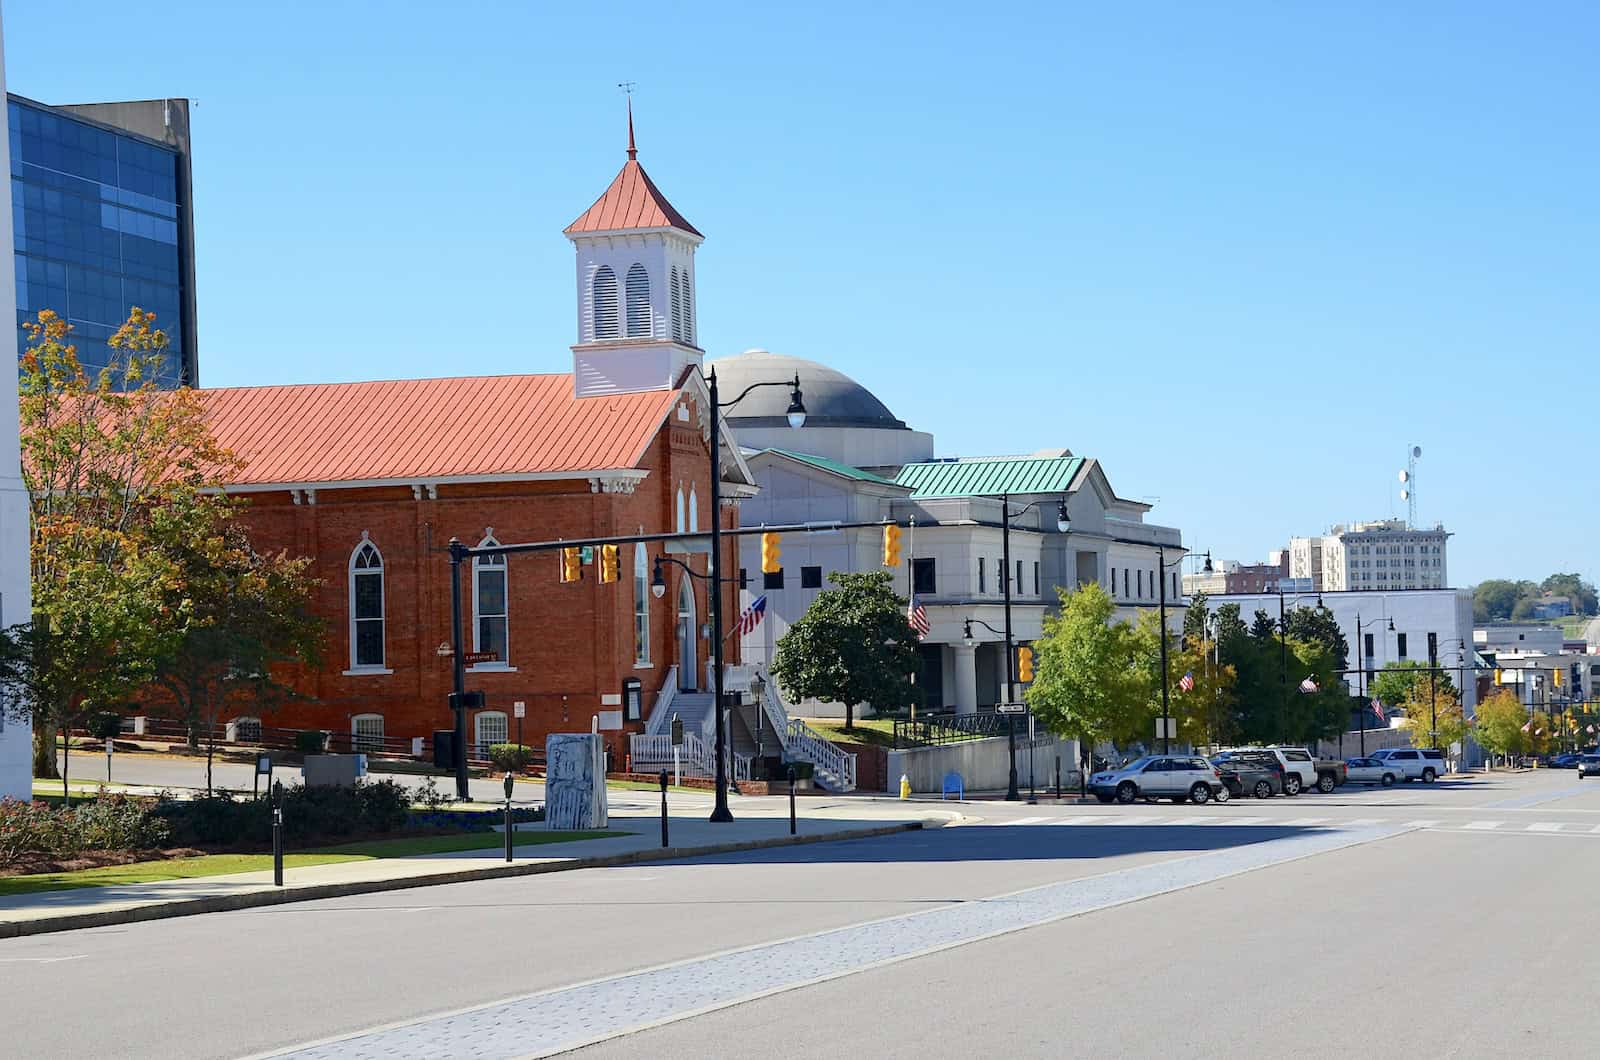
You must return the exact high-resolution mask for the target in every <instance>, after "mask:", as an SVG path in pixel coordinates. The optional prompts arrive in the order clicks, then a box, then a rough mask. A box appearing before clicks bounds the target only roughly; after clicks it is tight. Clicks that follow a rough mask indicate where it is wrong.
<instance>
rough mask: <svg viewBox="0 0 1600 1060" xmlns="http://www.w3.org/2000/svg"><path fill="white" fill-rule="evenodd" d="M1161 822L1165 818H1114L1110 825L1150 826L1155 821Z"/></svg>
mask: <svg viewBox="0 0 1600 1060" xmlns="http://www.w3.org/2000/svg"><path fill="white" fill-rule="evenodd" d="M1160 820H1163V818H1160V817H1112V818H1111V819H1110V823H1111V824H1113V825H1124V824H1150V823H1151V822H1153V821H1160Z"/></svg>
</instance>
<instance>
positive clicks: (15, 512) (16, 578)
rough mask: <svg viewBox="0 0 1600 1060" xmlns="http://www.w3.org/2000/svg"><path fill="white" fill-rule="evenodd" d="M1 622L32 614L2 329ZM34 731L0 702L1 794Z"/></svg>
mask: <svg viewBox="0 0 1600 1060" xmlns="http://www.w3.org/2000/svg"><path fill="white" fill-rule="evenodd" d="M4 90H5V58H4V31H3V30H0V96H3V95H4ZM0 171H3V172H6V173H9V172H11V145H10V144H9V142H0ZM11 240H12V231H11V211H9V210H7V211H5V214H4V216H3V217H0V241H3V242H0V245H4V246H8V247H9V246H11ZM14 268H15V264H14V261H13V258H12V255H10V254H7V255H5V263H4V265H3V266H0V320H6V321H13V320H16V318H17V287H16V280H15V277H14V276H13V270H14ZM0 333H3V334H4V335H5V336H6V337H5V338H4V339H3V340H0V624H3V625H5V626H8V627H9V626H14V625H17V624H18V623H21V622H27V621H28V620H29V618H30V616H31V610H32V608H31V594H30V582H29V576H28V495H27V493H26V491H25V490H24V489H23V487H22V455H21V450H20V448H19V445H18V441H17V329H16V328H15V327H11V326H9V325H8V326H6V327H4V328H0ZM32 752H33V732H32V730H31V729H30V727H29V726H28V725H27V723H26V722H24V721H22V720H21V719H18V718H15V717H11V716H8V714H7V711H6V708H5V705H4V704H0V799H31V798H32V797H33V769H32V765H33V754H32Z"/></svg>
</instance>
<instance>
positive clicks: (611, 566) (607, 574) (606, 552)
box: [600, 545, 617, 585]
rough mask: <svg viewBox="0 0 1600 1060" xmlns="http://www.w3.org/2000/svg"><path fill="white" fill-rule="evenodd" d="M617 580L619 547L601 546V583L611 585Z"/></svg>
mask: <svg viewBox="0 0 1600 1060" xmlns="http://www.w3.org/2000/svg"><path fill="white" fill-rule="evenodd" d="M616 580H617V546H616V545H601V546H600V581H601V582H603V583H605V584H608V585H609V584H610V583H611V582H614V581H616Z"/></svg>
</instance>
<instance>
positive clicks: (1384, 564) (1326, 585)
mask: <svg viewBox="0 0 1600 1060" xmlns="http://www.w3.org/2000/svg"><path fill="white" fill-rule="evenodd" d="M1449 538H1450V534H1449V533H1448V532H1447V531H1446V530H1445V529H1444V527H1443V526H1435V527H1433V528H1432V529H1427V528H1421V527H1414V526H1410V525H1409V524H1407V523H1406V522H1405V520H1403V519H1384V520H1380V521H1377V522H1368V523H1352V524H1350V525H1349V526H1335V527H1332V528H1331V529H1330V530H1329V531H1328V532H1327V533H1326V534H1322V535H1320V536H1316V537H1295V538H1290V539H1289V577H1291V578H1301V579H1304V578H1309V579H1311V586H1312V588H1313V589H1321V590H1326V591H1329V592H1353V591H1361V592H1387V591H1390V590H1395V589H1443V588H1445V587H1447V586H1448V585H1449V584H1450V581H1449V566H1448V564H1447V563H1446V558H1447V548H1448V543H1449Z"/></svg>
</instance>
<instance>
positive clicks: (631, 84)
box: [617, 81, 639, 162]
mask: <svg viewBox="0 0 1600 1060" xmlns="http://www.w3.org/2000/svg"><path fill="white" fill-rule="evenodd" d="M638 84H639V82H637V81H618V82H617V87H618V88H620V89H622V91H623V93H624V94H625V95H627V97H628V161H630V162H632V161H636V160H637V159H638V157H639V149H638V148H637V147H635V146H633V90H634V88H636V87H637V86H638Z"/></svg>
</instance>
